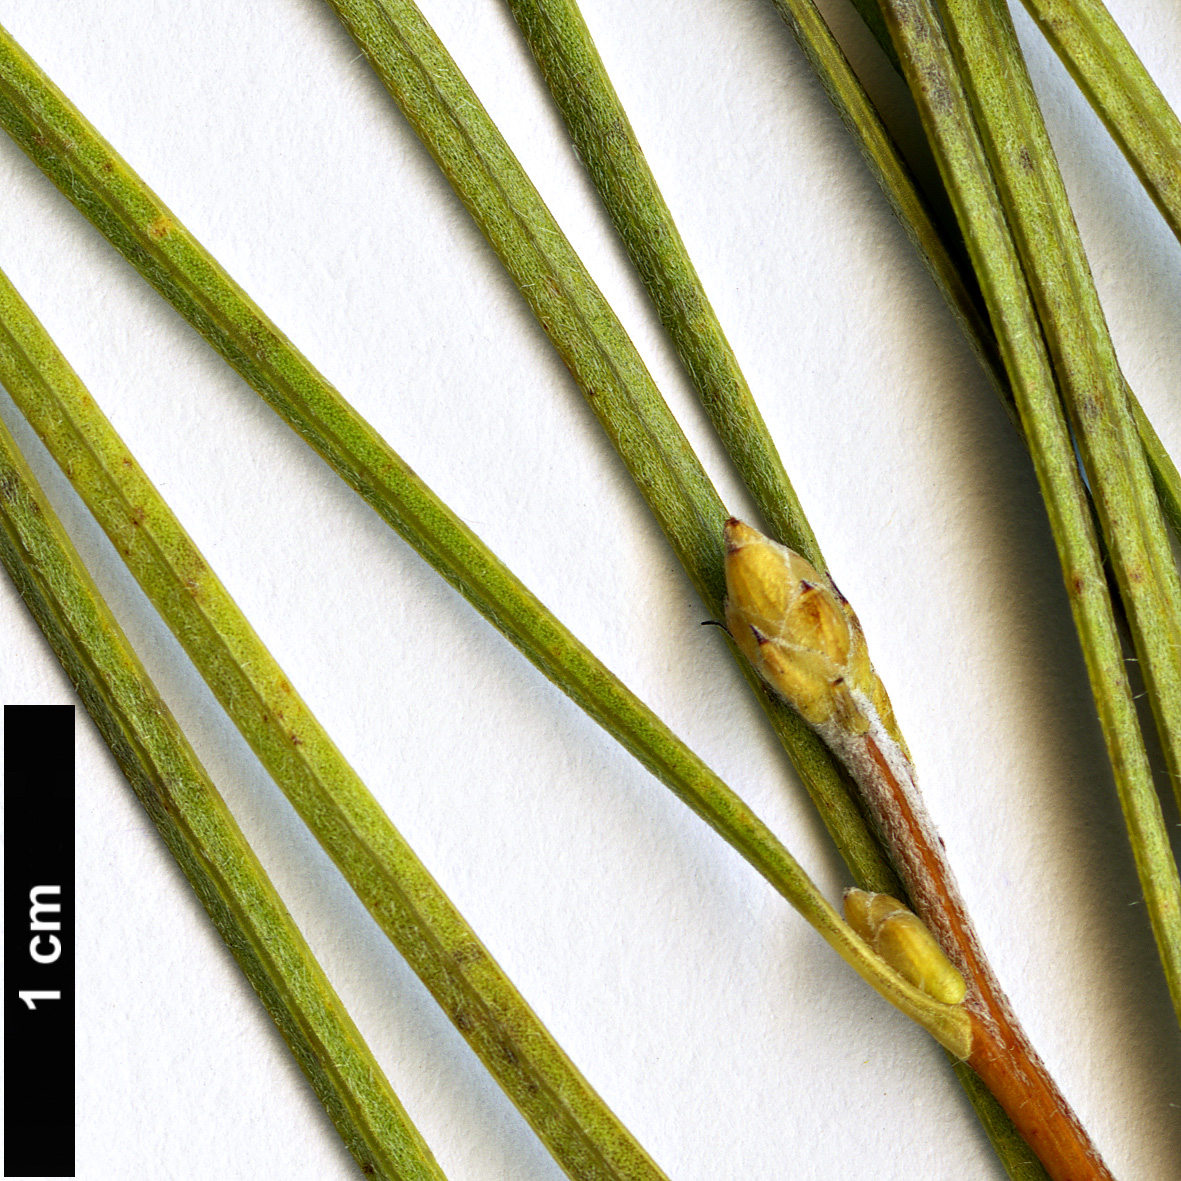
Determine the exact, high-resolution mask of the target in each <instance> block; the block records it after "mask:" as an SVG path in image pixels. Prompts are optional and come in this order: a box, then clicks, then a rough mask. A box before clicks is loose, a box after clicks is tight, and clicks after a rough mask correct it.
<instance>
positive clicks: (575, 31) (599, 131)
mask: <svg viewBox="0 0 1181 1181" xmlns="http://www.w3.org/2000/svg"><path fill="white" fill-rule="evenodd" d="M509 7H510V8H511V9H512V12H513V15H514V16H515V17H516V19H517V23H518V24H519V25H520V26H521V31H522V32H523V33H524V34H525V38H526V40H527V41H528V42H529V47H530V49H532V51H533V56H534V57H535V58H536V59H537V64H538V65H539V66H540V67H541V71H542V73H543V74H544V75H545V80H546V83H547V84H548V85H549V88H550V92H551V93H552V94H553V96H554V101H555V102H556V103H557V104H558V107H559V109H560V110H561V112H562V117H563V118H564V119H565V121H566V127H567V129H568V130H569V132H570V135H571V137H572V139H573V140H574V144H575V147H576V148H577V150H578V154H579V156H580V157H581V158H582V161H583V163H584V164H585V165H586V167H587V169H588V171H589V172H590V175H591V178H592V180H593V181H594V182H595V187H596V188H597V189H598V191H599V196H600V197H601V198H602V200H603V204H604V206H605V207H606V209H607V212H608V214H610V217H611V220H612V222H613V223H614V224H615V228H616V229H617V230H618V231H619V235H620V237H621V238H622V239H623V242H624V245H625V246H626V247H627V252H628V254H629V255H630V256H631V260H632V262H633V263H634V264H635V267H636V270H637V271H639V274H640V278H641V279H642V280H643V281H644V286H645V288H646V289H647V291H648V294H649V296H650V297H651V298H652V302H653V303H654V304H655V305H656V310H657V312H658V313H659V314H660V320H661V323H662V324H663V325H664V327H665V329H666V330H667V332H668V334H669V336H670V337H671V338H672V340H673V343H674V344H675V345H676V348H677V352H678V353H679V354H680V356H681V360H682V362H683V363H684V365H685V368H686V369H687V370H688V371H689V374H690V376H691V377H692V379H693V384H694V385H695V386H696V388H697V392H698V394H699V395H700V397H701V401H702V404H703V405H704V406H705V409H706V411H707V412H708V413H709V416H710V420H711V421H712V422H713V424H714V428H715V429H716V430H717V432H718V435H719V436H720V437H721V440H722V442H723V444H724V445H725V447H726V451H727V452H728V453H729V455H730V458H731V459H732V460H733V461H734V465H735V467H736V468H737V469H738V472H739V474H740V475H741V476H742V479H743V482H744V483H745V484H746V486H747V488H748V489H749V490H750V493H751V495H752V496H753V497H754V501H755V503H756V504H757V505H758V507H759V511H760V512H761V513H762V514H763V519H764V520H765V521H766V523H767V524H768V525H769V526H770V527H771V530H772V535H773V536H774V537H775V538H776V539H777V540H779V541H781V542H783V544H784V545H788V546H790V547H791V548H792V549H794V550H795V551H796V553H800V554H803V555H804V557H806V558H807V559H808V561H810V562H811V563H812V565H813V566H815V567H816V569H817V570H819V571H820V572H821V573H823V572H824V570H825V569H826V567H825V564H824V560H823V558H822V557H821V554H820V546H819V545H818V544H817V541H816V537H815V534H814V533H813V532H812V527H811V525H809V524H808V520H807V518H806V517H805V515H804V510H803V508H802V506H801V505H800V502H799V500H798V499H797V497H796V494H795V490H794V489H793V488H792V486H791V481H790V480H789V479H788V476H787V472H786V471H785V470H784V467H783V461H782V460H781V459H780V458H779V452H778V451H777V450H776V447H775V443H774V441H773V440H772V438H771V434H770V432H769V431H768V430H767V426H766V423H765V422H764V421H763V416H762V415H761V414H760V413H759V408H758V406H756V405H755V400H754V397H753V396H752V394H751V392H750V387H749V386H748V385H747V382H746V378H745V377H744V376H743V374H742V370H741V369H740V368H739V365H738V359H737V358H736V357H735V355H734V350H733V349H731V347H730V343H729V341H728V340H727V339H726V335H725V333H724V332H723V331H722V326H721V324H720V323H719V321H718V318H717V315H716V314H715V313H714V310H713V307H712V306H711V304H710V302H709V298H708V296H707V295H706V293H705V288H704V287H703V286H702V284H701V280H700V279H699V278H698V276H697V271H696V270H695V269H694V267H693V263H692V260H691V259H690V258H689V252H688V251H687V250H686V249H685V244H684V242H683V241H682V240H681V235H680V232H679V231H678V230H677V227H676V223H675V222H674V221H673V217H672V213H671V212H670V211H669V208H668V206H667V205H666V204H665V201H664V197H663V196H662V195H661V192H660V189H659V188H658V187H657V184H656V179H655V177H653V175H652V171H651V169H650V168H649V167H648V162H647V160H645V159H644V154H643V152H642V151H641V150H640V145H639V142H638V141H637V139H636V135H635V132H634V131H633V130H632V127H631V123H630V122H629V121H628V118H627V113H626V112H625V111H624V109H623V105H622V104H621V103H620V101H619V96H618V95H617V94H616V93H615V88H614V87H613V86H612V85H611V80H610V79H609V78H608V77H607V72H606V70H605V69H604V68H603V62H602V59H601V58H600V57H599V53H598V50H597V49H596V48H595V44H594V42H593V41H592V40H591V36H590V32H589V30H588V29H587V27H586V24H585V22H584V21H583V19H582V13H581V12H579V10H578V6H577V4H575V3H574V2H573V0H509Z"/></svg>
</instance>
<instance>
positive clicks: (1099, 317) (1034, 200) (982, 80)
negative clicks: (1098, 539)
mask: <svg viewBox="0 0 1181 1181" xmlns="http://www.w3.org/2000/svg"><path fill="white" fill-rule="evenodd" d="M941 5H942V8H943V11H944V14H945V18H946V21H947V26H948V33H949V40H950V43H951V47H952V50H953V52H954V53H955V54H956V57H957V60H958V62H959V64H960V68H961V72H962V76H963V78H964V82H965V86H966V89H967V92H968V95H969V97H970V100H971V102H972V107H973V111H974V112H975V114H976V117H977V121H978V123H979V126H980V131H981V136H982V139H983V142H984V145H985V148H986V150H987V152H988V157H989V162H990V164H991V166H992V169H993V172H994V174H995V176H996V182H997V189H998V192H999V194H1000V197H1001V200H1002V202H1003V203H1004V208H1005V213H1006V216H1007V219H1008V221H1009V224H1010V225H1011V227H1012V230H1013V238H1014V241H1015V243H1016V246H1017V250H1018V252H1019V255H1020V258H1021V262H1022V265H1023V268H1024V271H1025V274H1026V276H1027V279H1028V282H1029V287H1030V292H1031V294H1032V296H1033V300H1034V303H1035V305H1036V307H1037V310H1038V315H1039V319H1040V321H1041V324H1042V330H1043V332H1044V334H1045V337H1046V342H1047V345H1048V347H1049V350H1050V355H1051V357H1052V360H1053V364H1054V370H1055V374H1056V375H1057V377H1058V381H1059V386H1060V389H1061V391H1062V396H1063V400H1064V401H1065V403H1066V407H1067V410H1068V412H1069V414H1070V419H1071V424H1072V426H1073V429H1074V433H1075V437H1076V439H1077V442H1078V446H1079V452H1080V454H1081V456H1082V460H1083V464H1084V467H1085V469H1086V473H1087V483H1088V485H1089V487H1090V491H1091V495H1092V499H1093V501H1094V503H1095V507H1096V510H1097V512H1098V516H1099V521H1100V524H1101V526H1102V531H1103V537H1104V541H1105V543H1106V546H1107V550H1108V553H1109V554H1110V555H1111V561H1112V569H1113V570H1114V572H1115V576H1116V580H1117V582H1118V583H1119V588H1120V596H1121V599H1122V601H1123V604H1124V606H1125V609H1126V610H1127V613H1128V619H1129V623H1130V624H1131V630H1132V637H1133V640H1134V642H1135V646H1136V654H1137V656H1138V657H1139V660H1140V666H1141V672H1142V673H1143V676H1144V680H1145V685H1146V687H1147V689H1148V697H1149V701H1150V703H1151V705H1152V710H1153V715H1154V717H1155V719H1156V724H1157V730H1158V732H1159V734H1160V739H1161V746H1162V748H1163V750H1164V754H1165V761H1166V764H1167V766H1168V769H1169V772H1170V774H1171V776H1172V779H1173V786H1174V791H1175V793H1176V796H1177V800H1178V802H1179V803H1181V579H1179V577H1178V572H1177V566H1176V563H1175V561H1174V559H1173V556H1172V550H1171V548H1170V546H1169V540H1168V535H1167V532H1166V528H1165V522H1164V518H1163V515H1162V513H1161V509H1160V505H1159V502H1158V500H1157V496H1156V492H1155V488H1154V484H1153V479H1152V474H1151V471H1150V469H1149V466H1148V463H1147V461H1146V459H1145V455H1144V449H1143V446H1142V444H1141V441H1140V438H1139V433H1138V431H1137V428H1136V422H1135V419H1134V418H1133V416H1132V413H1131V410H1130V407H1129V405H1128V399H1127V397H1126V394H1125V386H1124V382H1123V376H1122V374H1121V373H1120V369H1119V363H1118V361H1117V360H1116V356H1115V349H1114V347H1113V345H1112V343H1111V337H1110V335H1109V333H1108V331H1107V323H1106V320H1105V318H1104V316H1103V310H1102V308H1101V307H1100V305H1099V297H1098V293H1097V292H1096V290H1095V285H1094V282H1093V280H1092V277H1091V272H1090V268H1089V266H1088V264H1087V259H1086V255H1085V253H1084V251H1083V246H1082V241H1081V239H1080V238H1079V235H1078V230H1077V227H1076V226H1075V222H1074V217H1073V214H1072V213H1071V209H1070V203H1069V201H1068V199H1067V196H1066V189H1065V186H1064V185H1063V183H1062V177H1061V174H1060V173H1059V171H1058V167H1057V162H1056V160H1055V157H1054V151H1053V147H1052V146H1051V144H1050V139H1049V135H1048V134H1047V132H1046V128H1045V124H1044V122H1043V121H1042V117H1041V111H1040V109H1039V107H1038V105H1037V98H1036V96H1035V95H1034V93H1033V86H1032V84H1031V82H1030V80H1029V75H1028V72H1027V71H1026V68H1025V62H1024V59H1023V57H1022V56H1021V50H1020V47H1019V46H1018V44H1017V35H1016V32H1015V31H1014V29H1013V25H1012V21H1011V18H1010V16H1009V11H1008V9H1007V8H1006V7H1005V6H1004V4H1003V3H1001V0H987V2H983V3H977V2H975V0H974V2H973V3H971V4H967V3H963V2H962V0H946V2H944V0H941Z"/></svg>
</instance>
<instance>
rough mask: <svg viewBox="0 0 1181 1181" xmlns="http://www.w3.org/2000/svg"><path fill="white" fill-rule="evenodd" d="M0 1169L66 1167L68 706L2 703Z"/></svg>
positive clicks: (53, 1171)
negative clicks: (0, 1151)
mask: <svg viewBox="0 0 1181 1181" xmlns="http://www.w3.org/2000/svg"><path fill="white" fill-rule="evenodd" d="M4 1176H5V1177H73V1176H74V707H73V706H72V705H6V706H5V707H4Z"/></svg>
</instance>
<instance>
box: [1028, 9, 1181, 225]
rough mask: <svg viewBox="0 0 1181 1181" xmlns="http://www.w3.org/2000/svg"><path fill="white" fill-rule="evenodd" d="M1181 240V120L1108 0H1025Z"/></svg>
mask: <svg viewBox="0 0 1181 1181" xmlns="http://www.w3.org/2000/svg"><path fill="white" fill-rule="evenodd" d="M1022 3H1023V4H1024V5H1025V8H1026V10H1027V11H1028V12H1029V15H1030V16H1032V17H1033V19H1034V20H1035V21H1037V24H1038V27H1039V28H1040V29H1041V31H1042V32H1043V33H1044V34H1045V37H1046V40H1047V41H1049V43H1050V44H1051V45H1052V46H1053V47H1054V51H1055V52H1056V53H1057V54H1058V56H1059V57H1060V58H1061V59H1062V63H1063V65H1065V66H1066V68H1067V69H1068V70H1069V71H1070V73H1071V76H1072V77H1073V78H1074V80H1075V81H1076V82H1077V83H1078V85H1079V89H1080V90H1081V91H1082V92H1083V94H1084V95H1086V97H1087V101H1088V102H1089V103H1090V104H1091V106H1092V107H1094V109H1095V113H1096V114H1097V115H1098V116H1099V118H1100V119H1102V120H1103V122H1104V124H1105V125H1106V127H1107V130H1108V131H1109V132H1110V133H1111V137H1112V139H1114V140H1115V142H1116V143H1117V144H1119V147H1120V151H1122V152H1123V154H1124V155H1125V156H1126V157H1127V160H1128V163H1129V164H1131V166H1132V168H1133V170H1134V171H1135V173H1136V175H1137V176H1138V177H1139V178H1140V183H1141V184H1143V185H1144V188H1145V189H1146V190H1147V192H1148V195H1149V196H1150V197H1151V198H1152V199H1153V201H1155V202H1156V206H1157V208H1158V209H1159V210H1160V211H1161V215H1162V216H1163V217H1164V219H1165V221H1166V222H1168V224H1169V228H1170V229H1171V230H1172V231H1173V233H1174V234H1176V235H1177V238H1178V240H1179V241H1181V120H1178V118H1177V116H1176V114H1175V113H1174V111H1173V109H1172V107H1170V106H1169V104H1168V102H1166V100H1165V96H1164V95H1163V94H1161V92H1160V88H1159V87H1158V86H1157V84H1156V83H1155V82H1154V81H1153V80H1152V77H1151V75H1150V74H1149V73H1148V71H1147V70H1146V69H1145V68H1144V64H1143V62H1141V61H1140V59H1139V57H1137V56H1136V51H1135V50H1134V49H1133V48H1132V46H1131V45H1130V44H1129V42H1128V39H1127V38H1126V37H1125V36H1124V35H1123V33H1122V32H1121V31H1120V27H1119V25H1117V24H1116V23H1115V20H1114V19H1113V18H1112V15H1111V13H1110V12H1108V11H1107V8H1106V7H1105V6H1104V4H1103V3H1102V0H1022Z"/></svg>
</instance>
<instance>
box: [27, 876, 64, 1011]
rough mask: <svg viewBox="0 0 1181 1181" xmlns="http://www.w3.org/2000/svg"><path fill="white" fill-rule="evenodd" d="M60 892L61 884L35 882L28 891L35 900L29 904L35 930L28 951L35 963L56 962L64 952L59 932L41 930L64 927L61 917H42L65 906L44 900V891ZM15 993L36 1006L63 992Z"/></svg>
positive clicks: (30, 916)
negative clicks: (46, 932) (50, 932)
mask: <svg viewBox="0 0 1181 1181" xmlns="http://www.w3.org/2000/svg"><path fill="white" fill-rule="evenodd" d="M61 892H62V888H61V886H34V887H33V888H32V889H31V890H30V891H29V901H30V902H31V903H32V905H31V906H30V907H29V930H30V931H34V932H36V934H34V936H33V938H32V939H30V940H29V955H30V956H32V958H33V962H34V963H38V964H52V963H55V962H56V961H57V959H58V957H59V956H60V955H61V953H62V945H61V940H60V939H59V938H58V937H57V936H56V935H43V934H41V932H42V931H60V930H61V929H62V925H61V922H60V921H59V920H58V919H43V918H42V917H41V916H42V914H60V913H61V909H62V908H61V903H60V902H42V901H41V895H43V894H56V895H60V894H61ZM43 945H44V946H43ZM16 995H17V996H19V997H20V999H21V1000H22V1001H24V1002H25V1004H26V1005H28V1006H29V1008H30V1009H35V1008H36V1007H37V1002H38V1001H60V1000H61V999H62V994H61V993H60V992H59V991H56V990H55V991H53V992H46V991H28V990H26V991H24V992H18V993H17V994H16Z"/></svg>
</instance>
